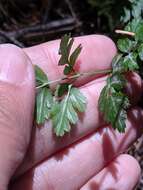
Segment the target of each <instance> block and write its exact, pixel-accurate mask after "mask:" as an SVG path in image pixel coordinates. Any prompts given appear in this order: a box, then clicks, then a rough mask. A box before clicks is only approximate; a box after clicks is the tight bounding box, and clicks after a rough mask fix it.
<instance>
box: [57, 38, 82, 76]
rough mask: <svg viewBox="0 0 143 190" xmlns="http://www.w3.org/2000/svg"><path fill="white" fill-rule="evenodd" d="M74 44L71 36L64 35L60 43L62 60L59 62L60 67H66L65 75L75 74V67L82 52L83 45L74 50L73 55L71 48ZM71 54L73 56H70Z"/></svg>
mask: <svg viewBox="0 0 143 190" xmlns="http://www.w3.org/2000/svg"><path fill="white" fill-rule="evenodd" d="M73 43H74V39H73V38H71V36H70V35H64V36H63V37H62V40H61V43H60V50H59V54H60V55H61V58H60V60H59V65H65V68H64V74H65V75H69V74H71V73H72V72H74V65H75V63H76V60H77V58H78V56H79V54H80V52H81V49H82V47H81V44H80V45H79V46H78V47H77V48H76V49H75V50H73V52H72V53H71V48H72V45H73ZM70 54H71V55H70Z"/></svg>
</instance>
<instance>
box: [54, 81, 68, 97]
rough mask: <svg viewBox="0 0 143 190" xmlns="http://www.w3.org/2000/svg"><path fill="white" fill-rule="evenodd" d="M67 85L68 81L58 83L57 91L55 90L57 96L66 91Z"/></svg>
mask: <svg viewBox="0 0 143 190" xmlns="http://www.w3.org/2000/svg"><path fill="white" fill-rule="evenodd" d="M68 87H69V84H68V83H63V84H60V85H59V86H58V92H57V95H58V97H61V96H63V95H64V94H65V93H66V92H68Z"/></svg>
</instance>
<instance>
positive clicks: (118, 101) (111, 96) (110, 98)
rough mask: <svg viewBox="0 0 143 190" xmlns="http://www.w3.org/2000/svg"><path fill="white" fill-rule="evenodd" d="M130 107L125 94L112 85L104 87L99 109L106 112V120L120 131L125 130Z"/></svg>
mask: <svg viewBox="0 0 143 190" xmlns="http://www.w3.org/2000/svg"><path fill="white" fill-rule="evenodd" d="M128 107H129V101H128V98H127V97H126V96H125V95H124V94H122V93H121V92H116V91H115V89H114V88H113V87H112V86H110V85H106V86H105V87H104V88H103V90H102V92H101V95H100V98H99V109H100V111H101V112H102V113H104V119H105V121H106V122H108V123H111V125H112V127H113V128H114V129H117V130H118V131H119V132H124V131H125V127H126V124H125V120H126V118H127V113H126V109H127V108H128Z"/></svg>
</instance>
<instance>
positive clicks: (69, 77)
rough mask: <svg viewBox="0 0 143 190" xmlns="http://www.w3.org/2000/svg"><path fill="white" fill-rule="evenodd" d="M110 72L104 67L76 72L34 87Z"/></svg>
mask: <svg viewBox="0 0 143 190" xmlns="http://www.w3.org/2000/svg"><path fill="white" fill-rule="evenodd" d="M111 72H112V70H111V69H105V70H98V71H90V72H84V73H77V74H75V75H72V76H65V77H63V78H59V79H56V80H53V81H48V82H47V83H44V84H42V85H40V86H37V87H36V89H39V88H43V87H45V86H48V85H50V84H53V83H57V82H61V81H64V80H70V79H77V78H80V77H84V76H94V75H98V74H109V73H111Z"/></svg>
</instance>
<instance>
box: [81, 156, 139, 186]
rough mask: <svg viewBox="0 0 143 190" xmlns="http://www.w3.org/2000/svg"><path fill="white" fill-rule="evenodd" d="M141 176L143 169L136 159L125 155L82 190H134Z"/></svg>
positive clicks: (103, 170) (93, 178)
mask: <svg viewBox="0 0 143 190" xmlns="http://www.w3.org/2000/svg"><path fill="white" fill-rule="evenodd" d="M140 174H141V169H140V166H139V164H138V162H137V161H136V159H134V158H133V157H132V156H129V155H126V154H123V155H120V156H118V157H117V158H116V159H114V160H113V161H112V162H111V163H110V164H109V165H108V166H106V167H105V168H104V169H102V170H101V171H100V172H99V173H98V174H97V175H95V176H94V177H92V178H91V179H90V180H89V181H88V182H87V183H86V184H85V185H84V186H83V187H82V188H81V190H93V189H94V190H107V189H110V190H111V189H116V190H121V189H122V190H133V189H134V188H135V186H136V184H137V183H138V181H139V178H140Z"/></svg>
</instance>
